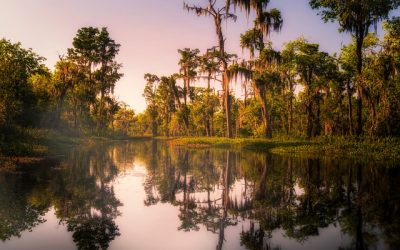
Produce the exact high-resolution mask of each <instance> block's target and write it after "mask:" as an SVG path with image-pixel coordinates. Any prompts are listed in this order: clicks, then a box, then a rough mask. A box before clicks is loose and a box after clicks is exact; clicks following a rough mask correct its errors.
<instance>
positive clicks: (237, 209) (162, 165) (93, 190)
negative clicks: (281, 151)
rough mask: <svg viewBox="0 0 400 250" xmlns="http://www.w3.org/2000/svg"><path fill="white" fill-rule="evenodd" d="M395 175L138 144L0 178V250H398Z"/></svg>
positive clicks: (370, 167) (340, 163)
mask: <svg viewBox="0 0 400 250" xmlns="http://www.w3.org/2000/svg"><path fill="white" fill-rule="evenodd" d="M399 180H400V168H395V167H385V166H378V165H377V164H374V163H371V162H367V163H362V164H361V163H357V162H355V161H350V160H344V159H336V160H335V159H321V158H320V159H317V158H314V159H312V158H302V157H288V156H285V157H283V156H277V155H271V154H269V153H265V152H251V151H235V150H227V149H187V148H185V147H173V146H169V145H166V144H165V143H162V142H156V141H142V142H127V143H118V144H112V145H96V146H92V147H86V148H76V149H73V150H68V151H67V152H66V153H65V156H64V157H63V158H61V159H59V160H52V161H48V162H46V163H45V164H43V163H42V164H40V165H32V166H30V167H28V168H27V169H24V170H23V171H21V172H20V173H5V172H0V249H7V250H11V249H27V250H29V249H38V250H39V249H40V250H46V249H57V250H63V249H117V250H120V249H121V250H124V249H127V250H128V249H152V250H153V249H171V250H172V249H173V250H176V249H201V250H203V249H233V250H235V249H400V185H399V184H398V183H399Z"/></svg>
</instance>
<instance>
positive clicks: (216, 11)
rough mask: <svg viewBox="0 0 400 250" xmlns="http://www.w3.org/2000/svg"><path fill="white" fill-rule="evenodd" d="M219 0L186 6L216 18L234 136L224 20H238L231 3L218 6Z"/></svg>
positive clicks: (228, 132) (229, 126) (228, 129)
mask: <svg viewBox="0 0 400 250" xmlns="http://www.w3.org/2000/svg"><path fill="white" fill-rule="evenodd" d="M217 2H218V1H217V0H208V5H207V6H197V5H188V4H187V3H184V8H185V9H186V10H188V11H192V12H194V13H196V14H197V15H198V16H210V17H212V18H213V19H214V25H215V31H216V35H217V38H218V49H219V60H220V63H221V65H222V89H223V91H224V110H225V117H226V136H227V137H232V121H231V96H230V86H229V85H230V84H229V75H228V63H229V58H230V57H229V56H228V54H227V53H226V51H225V41H226V39H225V36H224V33H223V31H222V25H223V21H228V20H230V19H232V20H234V21H236V18H237V17H236V15H234V14H233V13H230V12H229V5H230V4H228V5H225V6H223V7H218V3H217Z"/></svg>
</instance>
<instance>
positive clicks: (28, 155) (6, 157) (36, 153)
mask: <svg viewBox="0 0 400 250" xmlns="http://www.w3.org/2000/svg"><path fill="white" fill-rule="evenodd" d="M150 138H151V137H147V136H138V137H126V136H109V137H101V136H78V135H74V134H72V133H62V132H59V131H56V130H49V129H24V130H23V131H19V132H18V133H15V136H13V137H10V138H8V140H5V141H0V171H1V170H3V171H4V170H5V171H9V170H13V169H15V168H16V167H17V166H23V165H29V164H33V163H37V162H40V161H43V160H47V159H49V158H55V157H61V156H62V152H63V151H64V150H65V149H66V148H71V147H77V146H90V145H94V144H98V143H110V142H114V141H126V140H141V139H150Z"/></svg>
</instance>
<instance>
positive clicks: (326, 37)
mask: <svg viewBox="0 0 400 250" xmlns="http://www.w3.org/2000/svg"><path fill="white" fill-rule="evenodd" d="M0 2H1V4H0V6H1V8H0V38H6V39H9V40H11V41H12V42H21V43H22V46H23V47H24V48H32V49H33V50H34V51H35V52H36V53H38V54H39V55H41V56H43V57H45V58H47V61H46V62H45V63H46V65H47V66H48V67H49V68H50V69H53V66H54V64H55V63H56V61H57V60H58V56H59V55H63V54H66V51H67V48H70V47H72V39H73V37H74V36H75V34H76V32H77V30H78V29H79V28H81V27H85V26H95V27H108V31H109V32H110V35H111V37H112V38H113V39H114V40H115V41H116V42H117V43H119V44H121V49H120V53H119V55H118V57H117V61H118V62H119V63H122V64H123V68H122V73H124V77H123V78H122V79H121V80H120V81H119V82H118V83H117V86H116V90H115V95H116V96H117V97H118V99H119V100H120V101H124V102H126V103H127V104H129V105H130V107H131V108H133V109H134V110H135V111H136V112H141V111H143V110H144V109H145V107H146V103H145V100H144V98H143V97H142V93H143V88H144V85H145V81H144V80H143V76H144V74H145V73H153V74H157V75H171V74H173V73H175V72H177V71H178V70H179V67H178V65H177V62H178V60H179V55H178V52H177V50H178V49H182V48H186V47H187V48H199V49H200V50H201V51H204V50H205V49H206V48H209V47H212V46H214V45H216V38H215V35H214V33H215V30H214V26H213V22H212V20H211V18H209V17H197V16H196V15H195V14H193V13H188V12H187V11H184V10H183V0H145V1H137V0H0ZM189 2H197V3H205V2H207V1H205V0H197V1H195V0H191V1H189ZM270 6H271V7H276V8H278V9H280V10H281V12H282V15H283V19H284V25H283V29H282V31H281V32H280V33H279V34H273V35H271V40H272V42H273V43H274V46H275V47H276V48H280V47H281V46H282V44H283V43H284V42H287V41H289V40H293V39H296V38H297V37H299V36H304V37H305V38H307V39H309V40H310V41H311V42H316V43H319V44H320V45H321V49H322V50H324V51H327V52H330V53H334V52H337V51H338V50H339V49H340V47H341V45H342V44H346V43H348V41H349V36H348V35H347V34H339V33H338V32H337V29H338V27H337V25H336V24H334V23H328V24H324V22H323V21H322V20H321V19H320V17H319V16H318V15H317V13H316V11H313V10H311V8H310V7H309V5H308V0H272V1H271V4H270ZM251 26H252V19H251V18H249V19H248V18H246V16H245V15H239V18H238V21H237V22H236V23H233V22H229V23H228V24H227V25H226V30H225V33H226V35H227V41H226V46H227V51H228V52H229V53H236V54H237V55H238V56H239V57H243V54H242V50H241V49H240V48H239V39H240V34H241V33H243V32H244V31H246V30H247V29H249V28H251ZM216 87H217V86H216Z"/></svg>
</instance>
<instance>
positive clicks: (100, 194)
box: [0, 146, 122, 249]
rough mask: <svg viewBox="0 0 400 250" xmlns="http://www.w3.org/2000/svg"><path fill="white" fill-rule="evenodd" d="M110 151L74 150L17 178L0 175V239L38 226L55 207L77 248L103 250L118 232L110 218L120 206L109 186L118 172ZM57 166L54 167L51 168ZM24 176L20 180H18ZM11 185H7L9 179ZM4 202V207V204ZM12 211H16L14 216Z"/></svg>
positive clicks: (103, 148)
mask: <svg viewBox="0 0 400 250" xmlns="http://www.w3.org/2000/svg"><path fill="white" fill-rule="evenodd" d="M110 149H111V148H110V147H106V146H95V147H91V148H85V149H76V150H73V151H72V152H71V153H70V154H69V155H68V156H67V157H66V160H62V161H61V162H59V163H57V164H53V165H51V166H49V164H47V163H46V164H45V165H47V166H46V167H44V166H42V167H39V166H38V168H39V169H37V170H36V171H34V172H33V171H30V172H26V173H24V174H22V175H15V174H11V178H10V177H6V176H5V175H6V174H1V175H0V178H7V181H5V180H2V181H0V185H7V186H6V187H4V188H3V187H2V188H1V190H2V191H1V192H0V195H1V196H2V197H1V198H3V197H4V199H2V202H1V203H0V204H1V208H0V217H1V221H2V223H1V225H2V226H1V230H0V238H1V239H2V240H3V241H5V240H8V239H10V237H12V236H19V235H20V233H21V232H22V231H25V230H31V229H32V228H33V227H35V226H37V225H38V224H40V223H42V222H43V218H42V216H43V215H44V213H45V212H47V211H48V210H49V208H50V207H51V206H53V207H54V210H55V213H56V216H57V218H58V219H59V220H60V223H62V224H65V225H66V226H67V229H68V231H71V232H72V233H73V234H72V236H73V240H74V242H75V243H76V246H77V247H78V249H107V248H108V246H109V244H110V242H111V241H112V240H113V239H114V238H115V237H117V236H118V235H119V234H120V233H119V229H118V226H117V225H116V224H115V222H114V219H115V218H116V217H117V216H118V215H119V211H118V207H119V206H121V205H122V204H121V202H120V201H119V200H118V199H117V198H116V197H115V194H114V190H113V187H112V186H111V182H112V181H113V179H114V178H115V177H116V176H117V174H118V169H117V167H116V165H115V164H114V162H113V159H112V155H111V151H110ZM55 165H56V166H55ZM21 178H23V179H21ZM14 179H15V181H10V180H14ZM6 199H7V200H9V201H10V202H9V203H5V202H3V201H5V200H6ZM16 212H17V213H16Z"/></svg>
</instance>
